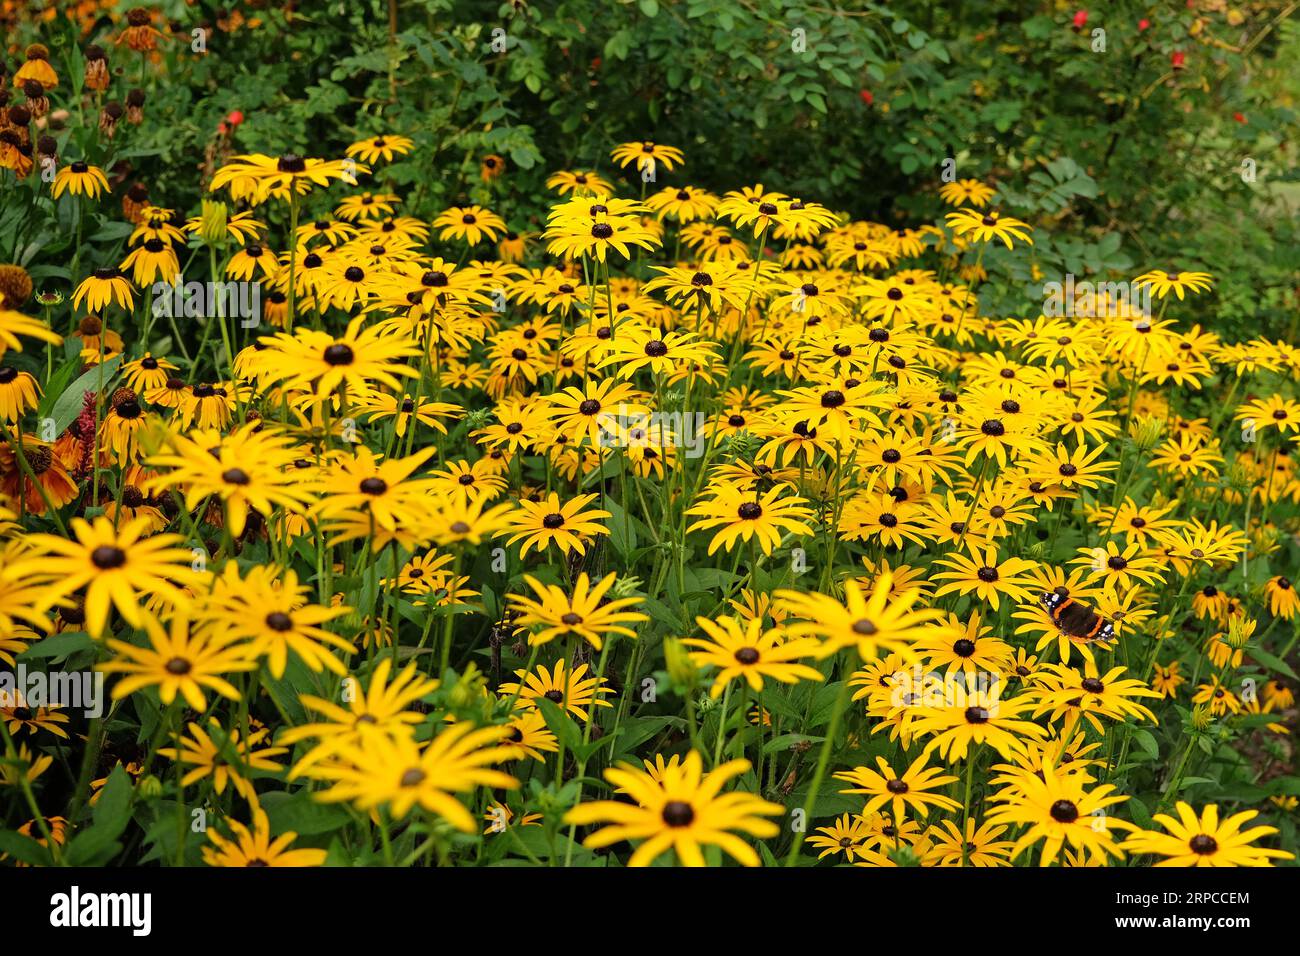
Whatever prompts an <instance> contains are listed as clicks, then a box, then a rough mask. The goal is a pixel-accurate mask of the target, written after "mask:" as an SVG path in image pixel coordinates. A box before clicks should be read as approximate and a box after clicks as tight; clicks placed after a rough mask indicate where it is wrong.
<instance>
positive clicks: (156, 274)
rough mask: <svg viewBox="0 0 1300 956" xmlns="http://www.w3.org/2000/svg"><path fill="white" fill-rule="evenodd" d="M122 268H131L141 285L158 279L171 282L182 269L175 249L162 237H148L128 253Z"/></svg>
mask: <svg viewBox="0 0 1300 956" xmlns="http://www.w3.org/2000/svg"><path fill="white" fill-rule="evenodd" d="M120 268H121V270H122V271H123V272H126V271H128V270H129V271H130V272H131V278H132V279H133V280H134V281H135V284H136V285H138V286H141V287H144V286H148V285H152V284H153V283H154V282H155V281H158V280H161V281H162V282H167V283H170V282H171V281H172V280H173V279H175V278H176V277H177V276H178V275H179V274H180V271H181V265H180V262H179V260H178V259H177V258H176V251H175V249H173V247H172V245H171V243H169V242H166V241H164V240H162V239H146V240H145V241H144V242H142V243H141V244H140V245H138V246H136V247H135V248H134V249H132V250H131V251H130V252H129V253H128V254H127V257H126V258H125V259H123V260H122V265H121V266H120Z"/></svg>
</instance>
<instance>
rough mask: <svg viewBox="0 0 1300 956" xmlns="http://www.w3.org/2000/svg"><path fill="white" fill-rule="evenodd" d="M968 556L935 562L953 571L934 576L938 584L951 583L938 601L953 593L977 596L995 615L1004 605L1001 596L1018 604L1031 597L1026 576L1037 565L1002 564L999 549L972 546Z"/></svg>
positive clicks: (938, 591) (1013, 560)
mask: <svg viewBox="0 0 1300 956" xmlns="http://www.w3.org/2000/svg"><path fill="white" fill-rule="evenodd" d="M966 552H967V553H966V554H953V555H952V556H950V557H946V558H940V559H939V560H938V561H936V562H935V563H936V564H939V565H942V566H943V567H945V568H950V569H951V570H947V571H940V572H939V573H937V574H933V575H931V577H932V578H933V579H934V580H935V581H946V582H948V583H946V584H944V585H942V586H940V587H939V588H938V589H936V590H935V592H934V594H935V597H943V595H945V594H949V593H952V592H956V593H958V594H974V595H975V597H976V599H977V600H980V601H983V602H986V603H987V604H990V605H991V606H992V607H993V610H995V611H996V610H997V609H998V607H999V604H1000V595H1006V596H1007V597H1008V598H1010V599H1011V600H1012V601H1016V602H1020V601H1024V600H1025V599H1027V598H1028V597H1029V590H1028V587H1027V585H1028V581H1027V580H1026V578H1025V574H1026V572H1028V571H1029V570H1030V569H1032V568H1033V566H1034V562H1032V561H1026V560H1025V559H1023V558H1015V557H1009V558H1006V559H1005V560H999V559H998V548H997V546H996V545H989V546H987V547H985V546H980V545H978V544H974V543H969V542H968V543H967V545H966Z"/></svg>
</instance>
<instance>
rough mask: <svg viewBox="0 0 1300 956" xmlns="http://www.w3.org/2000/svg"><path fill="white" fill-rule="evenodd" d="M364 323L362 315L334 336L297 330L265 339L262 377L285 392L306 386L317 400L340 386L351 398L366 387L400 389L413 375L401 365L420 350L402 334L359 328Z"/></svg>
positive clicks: (363, 392)
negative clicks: (280, 384)
mask: <svg viewBox="0 0 1300 956" xmlns="http://www.w3.org/2000/svg"><path fill="white" fill-rule="evenodd" d="M363 322H364V318H363V317H358V318H355V319H353V320H352V321H350V322H349V323H348V327H347V330H346V331H345V332H344V333H343V335H341V336H337V337H336V336H334V335H331V334H329V333H328V332H320V331H317V330H315V329H299V330H298V331H296V332H295V333H293V334H292V335H290V334H288V333H284V332H281V333H278V334H277V335H275V336H274V337H272V338H270V339H264V340H263V341H264V343H265V345H266V349H265V351H264V352H263V353H262V360H263V363H264V365H263V368H264V369H265V371H266V376H267V379H268V380H269V381H280V382H283V383H284V385H285V387H288V388H310V389H312V390H313V391H314V392H315V394H317V395H320V396H324V395H328V394H330V393H331V392H333V391H334V390H335V389H336V388H337V387H339V386H340V385H344V386H345V387H346V388H347V389H348V391H349V392H350V393H352V394H354V395H357V394H360V395H364V394H366V393H367V392H368V391H369V389H370V386H371V383H378V384H381V385H386V386H387V387H389V388H390V389H393V390H394V391H397V390H400V389H401V387H402V386H401V380H400V378H399V377H398V376H404V377H408V378H411V377H414V376H415V374H416V373H415V370H414V369H412V368H410V367H409V366H407V365H403V364H400V361H401V360H402V359H405V358H408V357H410V356H412V355H416V354H418V351H419V350H418V349H417V348H416V347H415V345H414V344H413V343H412V342H411V341H410V340H408V339H407V338H405V337H403V336H400V335H394V334H392V333H388V334H385V333H384V332H383V331H382V330H380V329H378V328H377V327H371V328H368V329H363V328H362V323H363Z"/></svg>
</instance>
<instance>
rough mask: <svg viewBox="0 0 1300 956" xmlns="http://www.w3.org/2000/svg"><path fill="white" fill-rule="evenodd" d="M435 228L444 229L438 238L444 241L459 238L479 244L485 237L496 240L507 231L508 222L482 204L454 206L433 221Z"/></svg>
mask: <svg viewBox="0 0 1300 956" xmlns="http://www.w3.org/2000/svg"><path fill="white" fill-rule="evenodd" d="M433 228H435V229H441V230H442V231H441V232H439V233H438V238H439V239H441V240H442V241H443V242H447V241H450V240H458V241H463V242H464V243H465V244H466V245H469V246H477V245H478V244H479V243H480V242H482V241H483V240H484V239H486V240H488V241H489V242H496V241H497V239H499V238H500V237H501V234H502V233H503V232H505V231H506V224H505V220H503V219H502V218H501V217H500V216H498V215H497V214H496V213H494V212H491V211H489V210H487V209H484V208H483V207H482V206H453V207H452V208H450V209H448V210H446V211H445V212H443V213H442V214H441V215H439V216H438V218H437V219H435V220H434V221H433Z"/></svg>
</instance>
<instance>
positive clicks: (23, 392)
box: [0, 365, 41, 423]
mask: <svg viewBox="0 0 1300 956" xmlns="http://www.w3.org/2000/svg"><path fill="white" fill-rule="evenodd" d="M40 398H41V387H40V386H39V385H38V384H37V383H36V379H35V377H34V376H33V375H32V374H31V373H30V372H20V371H19V370H18V369H16V368H14V367H13V366H12V365H0V420H4V421H7V422H11V423H12V422H17V421H20V420H21V419H22V418H23V416H25V415H26V414H27V412H28V411H30V410H31V409H33V408H35V407H36V406H37V404H38V403H39V402H40Z"/></svg>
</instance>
